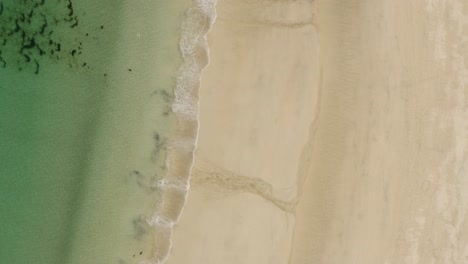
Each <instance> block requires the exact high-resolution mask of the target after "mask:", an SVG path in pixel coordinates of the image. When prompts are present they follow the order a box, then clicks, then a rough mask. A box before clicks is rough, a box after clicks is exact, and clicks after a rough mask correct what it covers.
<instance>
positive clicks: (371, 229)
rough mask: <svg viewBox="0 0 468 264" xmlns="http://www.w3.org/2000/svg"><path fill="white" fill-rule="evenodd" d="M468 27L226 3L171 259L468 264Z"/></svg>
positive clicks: (213, 43) (427, 12)
mask: <svg viewBox="0 0 468 264" xmlns="http://www.w3.org/2000/svg"><path fill="white" fill-rule="evenodd" d="M467 15H468V4H467V3H466V1H465V2H462V1H455V0H450V1H422V0H415V1H410V2H408V1H403V0H398V1H394V0H393V1H390V0H384V1H371V0H364V1H357V0H355V1H345V2H344V1H338V0H330V1H324V0H323V1H315V2H314V1H300V0H296V1H272V0H270V1H253V0H252V1H238V0H220V1H219V3H218V19H217V21H216V23H215V24H214V27H213V30H212V31H211V33H210V34H209V36H208V40H209V45H210V50H211V53H210V56H211V62H210V65H209V67H208V68H207V69H206V70H205V71H204V72H203V75H202V87H201V90H200V124H201V127H200V134H199V142H198V150H197V152H196V155H195V167H194V170H193V175H192V180H191V190H190V194H189V197H188V201H187V204H186V208H185V210H184V212H183V215H182V217H181V218H180V222H179V223H178V224H177V225H176V227H175V230H174V236H173V241H174V245H173V250H172V253H171V257H170V258H169V260H168V262H167V263H170V264H176V263H194V264H199V263H204V264H211V263H213V264H219V263H223V264H225V263H236V264H240V263H242V264H243V263H252V264H254V263H255V264H263V263H265V264H270V263H291V264H304V263H314V264H315V263H327V264H328V263H336V264H342V263H359V264H362V263H369V264H370V263H372V264H374V263H385V264H390V263H398V264H399V263H409V264H415V263H468V244H467V242H468V234H467V233H466V231H468V230H467V227H468V226H467V222H466V219H465V216H466V212H467V207H468V177H467V173H468V162H467V155H466V150H467V149H468V141H467V139H468V125H467V124H468V108H467V107H468V99H467V97H466V93H467V92H468V86H467V82H468V78H467V69H466V67H467V66H466V65H468V49H467V47H468V45H467V37H466V36H467V34H468V24H467V19H465V17H466V16H467Z"/></svg>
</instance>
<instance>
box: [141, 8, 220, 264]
mask: <svg viewBox="0 0 468 264" xmlns="http://www.w3.org/2000/svg"><path fill="white" fill-rule="evenodd" d="M215 19H216V0H194V1H193V6H192V7H191V8H189V9H188V10H187V13H186V18H185V21H184V22H183V23H182V33H181V36H180V42H179V47H180V53H181V55H182V58H183V61H184V62H183V64H182V65H181V66H180V68H179V70H178V73H177V78H176V88H175V91H174V94H175V98H174V102H173V104H172V111H173V112H174V114H175V115H176V117H177V133H176V136H175V137H174V138H172V139H171V141H170V145H169V146H168V155H167V160H166V164H167V173H166V176H165V177H164V178H163V179H162V180H160V181H158V182H156V183H155V185H156V186H152V187H156V188H158V189H160V190H161V192H162V196H161V200H160V202H159V204H158V206H157V208H156V211H155V212H154V214H153V215H152V217H151V218H150V219H148V220H147V223H148V224H149V225H150V226H152V227H153V228H154V231H155V238H154V243H155V247H156V248H155V249H154V254H153V258H152V259H150V260H145V261H142V262H140V263H139V264H162V263H164V262H165V261H166V260H167V258H168V257H169V254H170V250H171V247H172V241H171V236H172V230H173V227H174V225H175V224H176V223H177V221H178V220H179V217H180V215H181V214H182V211H183V208H184V205H185V201H186V198H187V195H188V191H189V189H190V184H189V180H190V175H191V171H192V167H193V158H194V152H195V149H196V147H197V137H198V129H199V123H198V108H199V103H198V89H199V86H200V80H201V79H200V78H201V72H202V70H203V69H204V68H205V67H206V66H207V65H208V63H209V50H208V44H207V40H206V35H207V33H208V32H209V31H210V29H211V27H212V25H213V23H214V21H215ZM187 163H189V164H187Z"/></svg>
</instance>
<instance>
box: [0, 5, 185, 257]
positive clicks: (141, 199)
mask: <svg viewBox="0 0 468 264" xmlns="http://www.w3.org/2000/svg"><path fill="white" fill-rule="evenodd" d="M126 2H128V1H121V0H108V1H91V0H81V1H72V0H69V1H61V0H58V1H52V0H37V1H32V0H29V1H28V0H21V1H18V0H3V1H0V51H1V53H0V58H1V60H0V263H9V264H16V263H18V264H24V263H35V264H41V263H44V264H46V263H47V264H53V263H57V264H58V263H60V264H63V263H80V264H84V263H137V262H138V261H141V260H144V259H146V258H149V257H150V254H151V251H152V250H154V249H153V248H152V240H153V236H152V235H151V232H152V231H151V229H150V228H149V226H148V224H147V222H146V221H145V219H147V218H148V217H150V215H151V213H152V211H154V206H155V204H156V203H157V201H158V198H159V196H160V194H159V192H158V190H157V189H155V188H154V185H153V184H152V183H154V182H155V181H157V180H158V179H161V177H163V175H164V172H165V170H166V165H165V159H166V157H165V155H166V154H165V153H166V148H165V147H166V142H167V138H168V137H169V135H170V134H171V131H172V129H173V123H174V118H173V117H172V113H171V111H170V104H171V102H172V98H173V89H174V79H175V74H176V71H177V68H178V67H179V65H180V63H181V58H180V55H179V50H178V36H179V34H180V32H179V30H180V21H181V20H182V19H183V17H184V12H185V11H186V9H187V6H188V4H189V3H188V2H189V1H180V3H163V4H162V3H158V1H146V0H145V1H143V0H142V1H139V2H138V5H135V4H132V3H126Z"/></svg>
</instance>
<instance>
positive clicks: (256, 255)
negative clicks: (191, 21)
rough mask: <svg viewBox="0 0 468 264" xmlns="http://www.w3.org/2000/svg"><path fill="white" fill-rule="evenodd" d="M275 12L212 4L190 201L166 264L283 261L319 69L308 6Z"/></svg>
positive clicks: (257, 6)
mask: <svg viewBox="0 0 468 264" xmlns="http://www.w3.org/2000/svg"><path fill="white" fill-rule="evenodd" d="M282 5H283V3H276V4H275V5H273V6H271V7H269V8H267V9H266V10H264V8H263V6H262V4H261V3H257V4H254V5H253V7H252V6H249V5H248V4H247V3H238V2H236V1H223V2H218V5H217V13H218V19H217V21H216V23H215V24H214V26H213V29H212V30H211V31H210V33H209V34H208V42H209V47H210V53H211V58H210V65H209V67H207V68H206V69H205V70H204V71H203V75H202V86H201V89H200V124H201V125H200V133H199V141H198V147H197V151H196V152H195V162H194V168H193V174H192V177H191V181H190V184H191V188H190V195H189V196H188V199H187V203H186V205H185V208H184V213H183V214H182V216H181V218H180V221H179V223H178V224H177V225H176V226H175V228H174V234H173V236H174V239H173V241H174V245H173V250H172V253H171V255H170V258H169V259H168V261H167V263H169V264H171V263H174V264H176V263H278V264H280V263H281V264H282V263H286V262H287V261H288V259H289V254H290V249H289V247H290V245H291V243H292V234H293V227H294V223H295V220H294V215H293V212H294V206H295V203H296V202H297V195H298V193H299V192H300V191H299V190H298V186H297V181H299V180H300V179H299V178H301V177H302V176H300V173H301V172H300V171H299V170H300V169H299V168H298V167H297V160H298V159H299V157H300V156H301V152H302V151H303V147H304V144H305V143H306V142H307V138H308V136H309V129H310V126H311V123H313V122H314V120H315V119H316V117H315V115H314V111H315V109H316V107H315V105H316V104H317V100H316V93H317V92H318V90H317V87H318V83H317V80H318V79H319V75H320V73H319V68H320V67H319V63H318V61H317V60H316V59H315V58H316V56H315V55H314V54H316V53H317V52H318V46H317V45H316V42H315V30H314V27H313V26H312V21H313V9H310V7H311V4H310V3H307V2H297V3H294V5H293V7H292V8H291V9H290V10H288V11H285V12H284V13H282V11H281V10H282V7H283V6H282ZM304 10H309V11H304ZM259 12H263V14H265V17H263V18H262V19H263V21H260V22H259V21H257V20H258V17H257V14H258V13H259ZM238 21H242V23H238ZM245 25H247V26H246V27H245ZM289 25H292V28H293V29H292V30H291V27H289ZM291 80H293V81H292V82H291ZM303 86H307V87H310V89H303ZM286 138H287V139H288V140H280V139H286ZM306 155H307V154H306ZM206 252H210V254H206Z"/></svg>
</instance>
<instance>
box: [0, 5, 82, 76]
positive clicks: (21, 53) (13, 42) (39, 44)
mask: <svg viewBox="0 0 468 264" xmlns="http://www.w3.org/2000/svg"><path fill="white" fill-rule="evenodd" d="M78 19H79V17H78V15H77V12H75V10H74V6H73V0H56V1H53V2H52V1H50V0H49V1H47V0H17V1H15V2H13V3H10V4H9V5H8V4H7V2H5V1H1V0H0V68H6V67H12V68H16V69H17V70H18V71H21V70H23V69H25V70H28V71H29V72H31V73H34V74H39V73H40V69H41V67H40V66H41V63H43V62H44V61H45V60H44V59H46V60H52V61H56V62H59V61H62V60H65V61H66V62H67V63H68V65H70V66H71V67H76V65H78V63H77V58H76V57H77V56H78V55H80V54H81V49H82V42H78V41H65V40H64V39H63V38H64V37H65V38H70V37H73V36H77V35H78V32H74V31H76V30H77V27H78ZM59 29H60V30H59ZM58 31H60V32H62V35H60V34H58V33H57V32H58ZM78 50H80V52H77V51H78ZM70 62H72V63H70Z"/></svg>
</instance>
